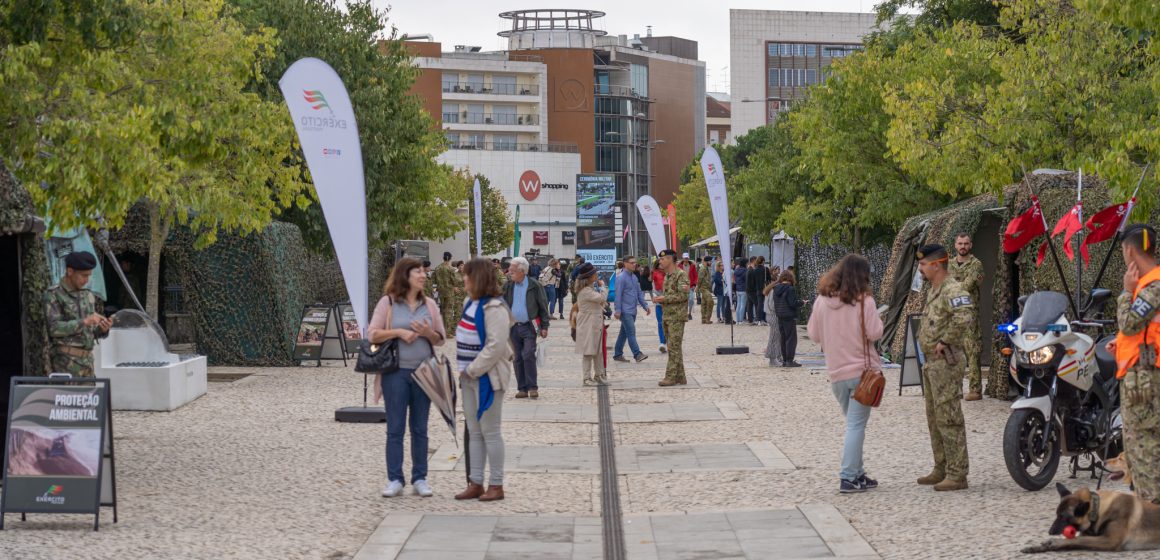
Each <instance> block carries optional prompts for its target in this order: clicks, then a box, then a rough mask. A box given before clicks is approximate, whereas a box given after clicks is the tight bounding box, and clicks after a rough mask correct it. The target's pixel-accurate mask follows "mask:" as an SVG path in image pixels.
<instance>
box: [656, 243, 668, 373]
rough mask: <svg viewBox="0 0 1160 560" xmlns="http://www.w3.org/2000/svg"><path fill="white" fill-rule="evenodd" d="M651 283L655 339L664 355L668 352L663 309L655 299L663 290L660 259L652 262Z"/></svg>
mask: <svg viewBox="0 0 1160 560" xmlns="http://www.w3.org/2000/svg"><path fill="white" fill-rule="evenodd" d="M652 281H653V307H654V308H655V310H656V312H657V337H658V338H660V339H661V347H660V352H661V354H664V353H665V352H668V347H667V346H666V345H665V308H664V307H663V306H662V305H661V303H660V302H659V301H657V297H658V296H659V295H660V294H661V292H662V291H664V288H665V271H664V270H662V269H661V260H660V259H657V260H655V261H653V271H652Z"/></svg>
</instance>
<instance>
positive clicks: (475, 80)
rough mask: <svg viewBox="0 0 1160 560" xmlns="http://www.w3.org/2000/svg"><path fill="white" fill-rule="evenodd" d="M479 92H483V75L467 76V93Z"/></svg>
mask: <svg viewBox="0 0 1160 560" xmlns="http://www.w3.org/2000/svg"><path fill="white" fill-rule="evenodd" d="M480 91H483V74H468V75H467V92H468V93H479V92H480Z"/></svg>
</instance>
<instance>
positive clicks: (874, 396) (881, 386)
mask: <svg viewBox="0 0 1160 560" xmlns="http://www.w3.org/2000/svg"><path fill="white" fill-rule="evenodd" d="M858 322H859V324H860V325H861V327H862V350H863V352H864V353H865V355H866V365H865V367H864V368H863V369H862V379H861V380H860V381H858V388H857V389H855V390H854V400H856V401H858V402H859V403H862V404H863V405H866V406H869V407H877V406H878V405H880V404H882V394H883V393H885V392H886V377H885V376H883V375H882V372H881V371H879V370H877V369H874V368H873V367H872V366H871V365H870V363H871V362H870V350H871V345H870V339H868V338H866V300H865V299H863V300H862V301H860V302H859V303H858Z"/></svg>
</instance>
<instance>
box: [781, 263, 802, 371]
mask: <svg viewBox="0 0 1160 560" xmlns="http://www.w3.org/2000/svg"><path fill="white" fill-rule="evenodd" d="M796 283H797V279H796V278H794V275H793V273H792V272H790V271H788V270H787V271H785V272H782V273H781V275H780V276H778V278H777V286H776V287H774V288H773V305H774V314H775V315H777V328H778V330H779V331H781V333H780V334H781V361H782V367H802V365H801V364H799V363H797V362H796V361H794V358H795V357H797V319H798V314H799V312H800V311H801V308H802V303H804V302H803V301H802V300H801V299H800V298H799V297H798V295H797V290H795V289H794V284H796Z"/></svg>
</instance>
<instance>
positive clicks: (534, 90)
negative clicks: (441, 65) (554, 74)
mask: <svg viewBox="0 0 1160 560" xmlns="http://www.w3.org/2000/svg"><path fill="white" fill-rule="evenodd" d="M443 93H479V94H490V95H540V86H538V85H536V84H484V83H480V82H443Z"/></svg>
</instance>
